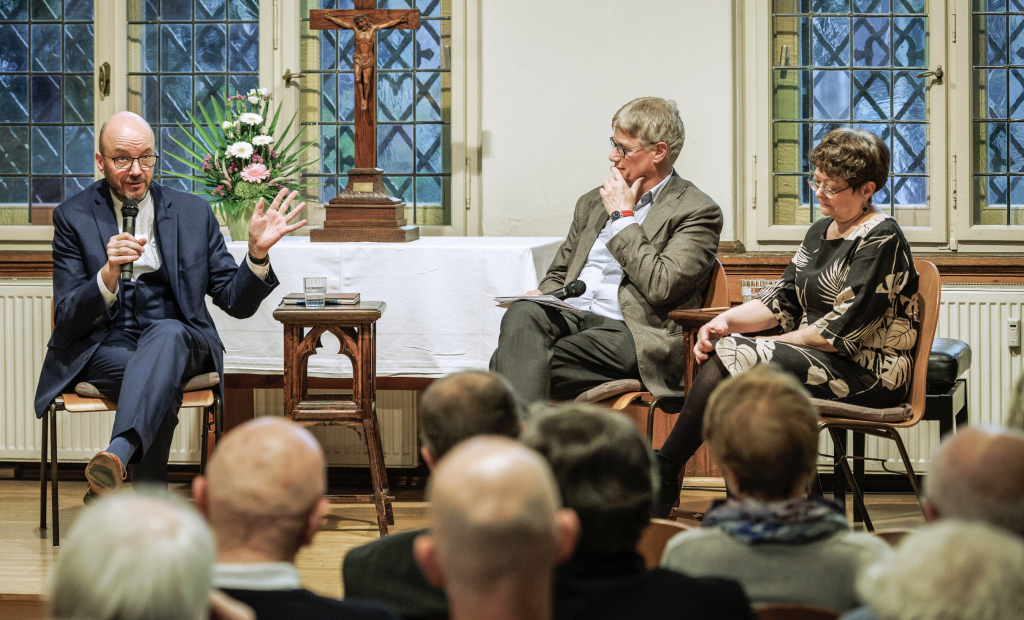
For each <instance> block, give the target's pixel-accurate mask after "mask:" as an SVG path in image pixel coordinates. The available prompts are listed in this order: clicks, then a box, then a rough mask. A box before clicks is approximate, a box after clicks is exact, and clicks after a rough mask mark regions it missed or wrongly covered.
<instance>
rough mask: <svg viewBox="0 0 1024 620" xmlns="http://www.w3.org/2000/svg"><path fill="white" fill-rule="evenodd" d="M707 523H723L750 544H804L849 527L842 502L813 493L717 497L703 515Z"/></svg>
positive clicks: (721, 526)
mask: <svg viewBox="0 0 1024 620" xmlns="http://www.w3.org/2000/svg"><path fill="white" fill-rule="evenodd" d="M704 527H720V528H722V530H724V531H725V533H726V534H728V535H729V536H731V537H733V538H735V539H736V540H738V541H740V542H742V543H744V544H747V545H756V544H760V543H788V544H797V545H799V544H803V543H809V542H814V541H816V540H822V539H825V538H828V537H830V536H832V535H833V534H836V533H838V532H845V531H848V530H849V529H850V524H849V523H847V521H846V513H845V512H844V511H843V509H842V508H840V507H839V504H837V503H835V502H833V501H832V500H827V499H825V498H824V497H821V496H816V495H812V496H811V497H808V498H806V499H804V498H802V497H798V498H794V499H788V500H784V501H779V502H762V501H759V500H756V499H751V498H746V499H736V498H730V499H725V500H718V501H716V502H715V504H714V506H713V507H712V508H711V510H710V511H709V512H708V513H707V515H706V516H705V517H704Z"/></svg>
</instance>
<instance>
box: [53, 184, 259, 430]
mask: <svg viewBox="0 0 1024 620" xmlns="http://www.w3.org/2000/svg"><path fill="white" fill-rule="evenodd" d="M150 192H152V194H153V207H154V210H155V213H154V215H155V221H154V226H155V227H156V235H155V236H156V243H157V246H158V247H159V249H160V260H161V262H162V263H163V265H164V266H165V267H166V269H167V273H168V276H169V278H170V285H171V291H172V292H173V293H174V301H175V303H176V304H177V307H178V311H179V312H180V314H181V316H182V317H183V318H184V321H185V322H186V323H187V324H188V325H190V326H192V327H194V328H195V329H197V330H198V331H199V332H200V333H202V334H203V336H205V337H206V341H207V342H208V343H209V346H210V354H211V356H212V357H213V361H214V364H215V366H216V370H217V372H218V373H220V374H221V376H222V377H223V374H224V346H223V344H222V343H221V340H220V336H218V335H217V327H216V326H215V325H214V324H213V317H211V316H210V312H209V311H208V310H207V309H206V296H207V295H210V296H211V297H212V298H213V303H215V304H217V307H218V308H221V309H222V310H224V312H226V313H227V314H229V315H230V316H233V317H235V318H239V319H244V318H248V317H250V316H252V315H253V314H254V313H255V312H256V310H257V308H259V306H260V302H262V301H263V299H264V298H265V297H266V296H267V295H269V294H270V291H272V290H274V287H276V286H277V285H278V280H277V276H275V275H274V270H273V268H271V269H270V271H269V272H268V273H267V278H266V280H260V279H259V278H258V277H256V276H255V275H254V274H253V273H252V271H250V269H249V266H248V263H247V262H245V261H243V264H242V266H241V267H239V266H238V265H236V264H235V259H234V258H232V256H231V254H229V253H228V250H227V247H226V246H225V245H224V235H222V234H221V232H220V225H219V224H218V223H217V218H216V217H214V215H213V211H212V210H211V209H210V205H209V204H207V203H206V201H204V200H202V199H201V198H199V197H197V196H193V195H192V194H186V193H184V192H179V191H175V190H173V189H170V188H167V187H161V186H160V185H158V184H156V183H153V185H152V187H151V188H150ZM113 205H114V203H113V200H112V199H111V197H110V189H109V186H108V185H107V183H106V181H97V182H96V183H93V184H92V185H91V186H89V187H88V188H86V189H85V190H83V191H82V192H80V193H78V194H76V195H75V196H72V197H71V198H69V199H68V200H66V201H64V202H63V203H61V204H60V205H59V206H58V207H57V208H56V209H55V210H54V212H53V299H54V330H53V336H52V337H51V338H50V342H49V343H48V344H47V347H48V349H47V352H46V359H45V360H44V361H43V370H42V372H41V373H40V376H39V385H38V387H37V388H36V399H35V408H36V416H38V417H42V416H43V413H44V412H45V410H46V408H47V407H48V406H49V404H50V402H51V401H52V400H53V399H54V398H55V397H56V396H57V395H58V394H60V393H61V392H62V391H64V390H65V388H67V387H68V386H69V384H70V383H71V381H72V380H73V379H74V378H75V376H76V375H77V374H78V373H79V372H80V371H81V370H82V369H83V368H84V367H85V365H86V364H87V363H88V361H89V359H90V358H91V357H92V354H93V352H94V351H95V350H96V348H97V347H98V346H99V345H100V343H102V342H103V340H104V339H105V338H106V337H107V334H108V333H110V330H111V329H112V328H113V326H114V319H115V318H116V317H117V316H118V314H119V313H120V310H121V297H122V294H123V291H124V287H121V289H120V291H119V294H118V301H117V302H115V303H114V305H113V306H111V307H110V308H109V309H108V308H107V306H106V304H105V303H104V301H103V296H102V295H101V294H100V289H99V286H98V285H97V283H96V274H97V273H98V272H99V270H100V269H101V268H102V267H103V265H104V264H106V262H107V242H108V241H109V240H110V238H111V237H113V236H114V235H116V234H117V233H118V229H117V220H116V219H115V217H114V206H113ZM221 386H223V381H222V383H221Z"/></svg>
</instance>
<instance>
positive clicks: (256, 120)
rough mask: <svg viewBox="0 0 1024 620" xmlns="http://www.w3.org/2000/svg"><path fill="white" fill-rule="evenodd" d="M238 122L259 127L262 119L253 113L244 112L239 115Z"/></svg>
mask: <svg viewBox="0 0 1024 620" xmlns="http://www.w3.org/2000/svg"><path fill="white" fill-rule="evenodd" d="M238 120H240V121H241V122H242V123H244V124H246V125H259V124H260V123H262V122H263V117H262V116H260V115H259V114H256V113H255V112H246V113H245V114H241V115H239V117H238Z"/></svg>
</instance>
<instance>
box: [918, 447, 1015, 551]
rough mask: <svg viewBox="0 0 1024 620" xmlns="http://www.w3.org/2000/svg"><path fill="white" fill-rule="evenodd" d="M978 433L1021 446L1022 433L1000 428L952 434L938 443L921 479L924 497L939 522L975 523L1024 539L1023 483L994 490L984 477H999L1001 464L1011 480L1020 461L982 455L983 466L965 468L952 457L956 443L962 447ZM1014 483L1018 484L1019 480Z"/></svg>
mask: <svg viewBox="0 0 1024 620" xmlns="http://www.w3.org/2000/svg"><path fill="white" fill-rule="evenodd" d="M982 433H985V434H988V435H989V436H990V437H995V438H997V439H1002V440H1004V441H1005V440H1011V441H1015V443H1017V444H1019V445H1024V432H1021V431H1016V430H1012V429H1005V428H1002V427H989V428H987V429H982V428H971V429H968V430H967V431H964V432H960V433H957V434H955V435H953V436H952V437H950V438H948V439H947V440H946V441H944V442H942V445H941V446H940V447H939V450H938V451H937V452H936V453H935V455H934V456H933V457H932V465H931V471H930V472H929V473H928V475H927V476H925V482H924V494H925V497H926V498H927V500H928V502H929V503H931V504H932V505H933V506H934V507H935V509H936V510H937V511H938V513H939V517H940V518H942V519H961V520H964V521H979V522H982V523H987V524H989V525H994V526H996V527H1001V528H1003V529H1005V530H1007V531H1009V532H1010V533H1012V534H1016V535H1017V536H1021V537H1024V484H1016V485H1000V489H999V490H998V491H996V490H993V488H992V484H990V483H991V482H992V479H989V478H987V477H988V476H992V477H1000V476H1001V475H1002V474H1001V473H999V472H1001V471H1004V470H1003V468H1001V467H1000V462H1003V463H1004V464H1006V466H1007V467H1010V469H1011V471H1010V472H1009V473H1008V474H1007V475H1008V476H1011V479H1010V480H1012V479H1013V477H1015V476H1017V475H1018V474H1019V473H1021V472H1020V465H1019V463H1020V460H1019V459H1018V460H1017V461H1016V462H1017V465H1009V464H1008V463H1007V462H1006V461H1004V460H1003V459H1002V458H1000V456H999V455H998V454H997V455H993V454H991V453H989V452H986V453H985V455H984V456H983V458H984V461H985V462H984V463H980V462H971V463H970V466H966V467H965V465H964V463H963V462H962V460H960V459H958V458H957V456H956V454H955V453H956V451H957V448H958V445H957V444H958V443H959V444H960V445H963V442H970V441H971V440H972V439H974V438H975V437H977V436H978V435H979V434H982ZM1003 445H1004V446H1005V444H1003ZM1010 449H1013V448H1010ZM1003 450H1004V451H1005V450H1007V448H1005V447H1004V448H1003ZM1003 455H1005V452H1003ZM983 465H987V467H982V466H983ZM979 468H983V469H984V470H985V475H984V476H979V472H978V471H977V470H978V469H979ZM1017 480H1018V482H1019V478H1017ZM1004 482H1008V481H1004Z"/></svg>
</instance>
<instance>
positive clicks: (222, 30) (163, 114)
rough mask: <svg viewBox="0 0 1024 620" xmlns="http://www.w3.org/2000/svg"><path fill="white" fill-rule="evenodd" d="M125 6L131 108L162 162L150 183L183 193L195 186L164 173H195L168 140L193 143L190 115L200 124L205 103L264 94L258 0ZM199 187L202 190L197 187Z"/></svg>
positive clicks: (132, 0) (139, 0)
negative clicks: (146, 125) (215, 98)
mask: <svg viewBox="0 0 1024 620" xmlns="http://www.w3.org/2000/svg"><path fill="white" fill-rule="evenodd" d="M126 1H127V3H128V109H129V110H131V111H132V112H135V113H137V114H139V115H141V116H142V117H143V118H145V119H146V120H147V121H149V124H150V125H152V126H153V133H155V134H156V150H157V152H158V153H160V154H161V155H162V157H161V158H160V164H159V170H158V171H156V172H155V174H154V175H153V179H154V180H155V181H157V182H159V183H162V184H164V185H167V186H168V187H173V188H175V189H179V190H181V191H186V192H191V191H193V190H194V189H199V188H198V184H197V183H194V182H192V181H187V180H185V179H178V178H175V177H173V176H170V175H167V176H164V175H162V174H161V171H173V172H184V173H186V174H188V173H190V172H192V170H191V169H190V168H189V167H188V166H185V165H184V164H182V163H181V162H179V161H176V160H175V159H173V158H171V157H168V156H167V154H168V153H174V154H175V155H179V156H181V157H188V155H187V153H186V152H185V151H184V150H183V149H182V148H181V147H179V146H178V145H177V144H175V143H174V142H173V141H172V140H170V137H174V138H176V139H177V140H178V141H179V142H181V143H183V144H190V143H191V142H190V140H189V138H188V136H187V135H186V134H185V131H183V130H182V129H181V128H179V127H178V123H181V125H182V126H183V127H186V128H189V127H191V126H192V122H191V121H190V120H189V118H188V112H191V113H192V114H193V115H194V116H196V117H197V118H198V119H199V120H200V122H202V121H203V119H202V116H201V112H200V111H199V107H198V106H197V105H196V102H200V103H202V104H203V106H204V107H205V108H206V110H207V111H208V112H210V113H211V114H212V113H213V108H212V106H211V103H210V99H211V97H212V96H213V95H215V94H216V95H218V97H219V98H220V100H221V101H223V97H224V96H225V92H226V93H227V95H234V94H236V93H239V92H247V91H248V90H249V89H250V88H258V87H259V23H258V19H259V0H126ZM193 185H196V186H197V187H193Z"/></svg>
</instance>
